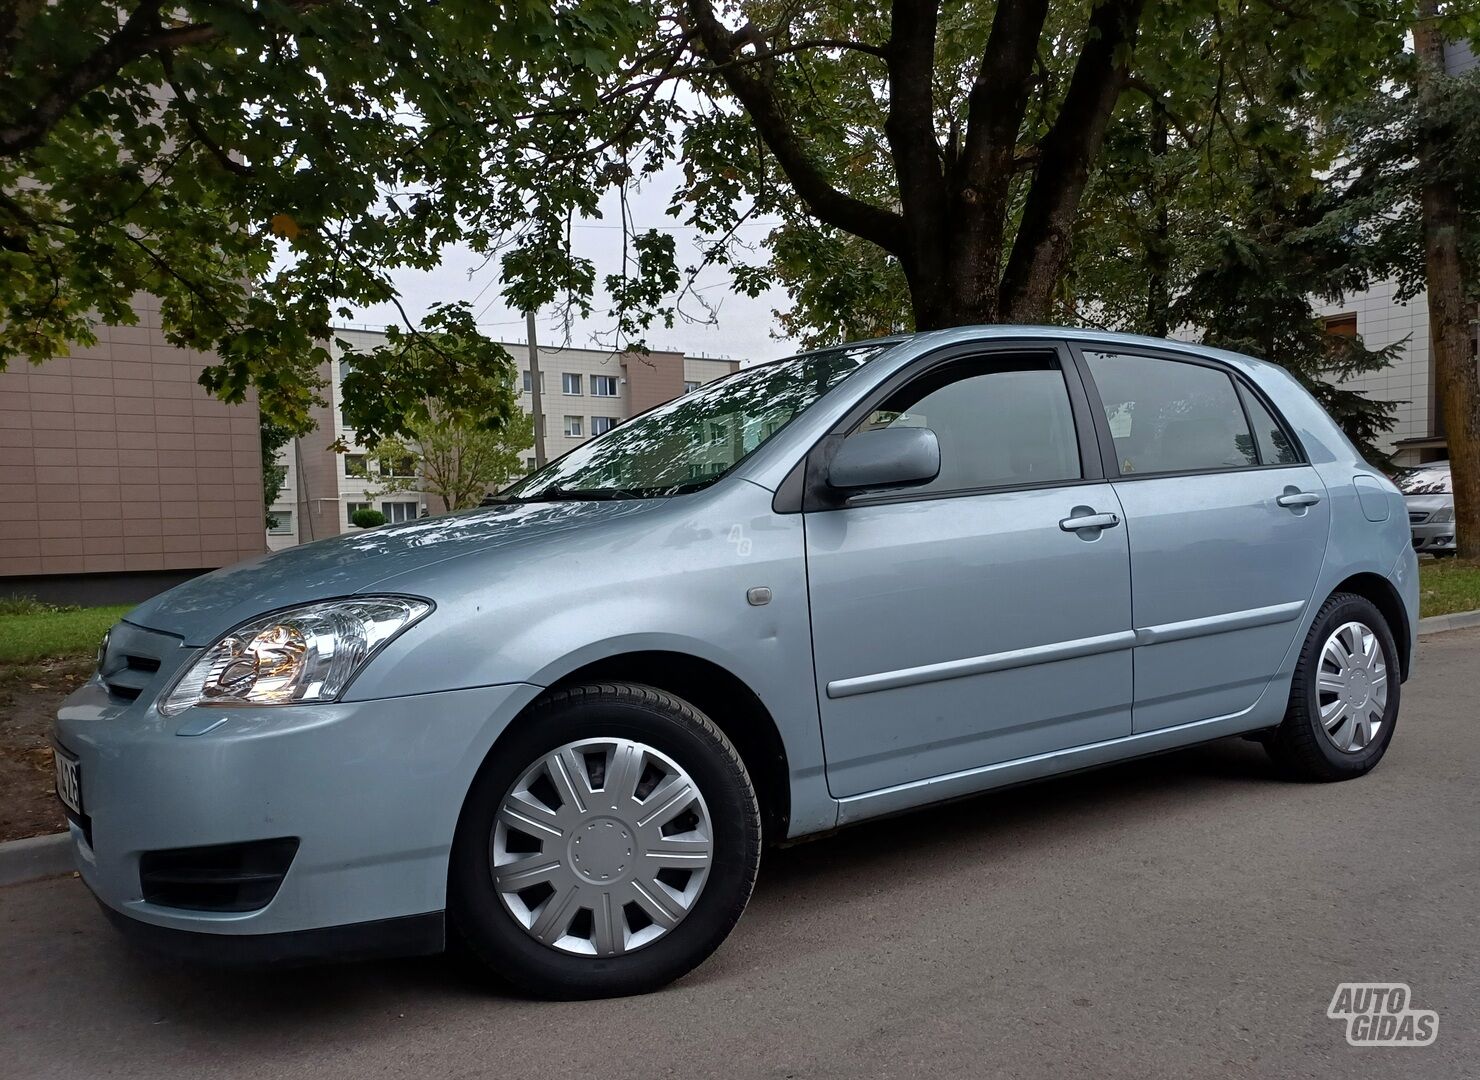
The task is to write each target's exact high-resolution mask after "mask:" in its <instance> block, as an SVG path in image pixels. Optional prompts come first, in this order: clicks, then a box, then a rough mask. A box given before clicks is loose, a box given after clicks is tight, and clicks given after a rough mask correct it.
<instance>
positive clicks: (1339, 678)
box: [1316, 622, 1388, 754]
mask: <svg viewBox="0 0 1480 1080" xmlns="http://www.w3.org/2000/svg"><path fill="white" fill-rule="evenodd" d="M1387 694H1388V687H1387V663H1386V662H1385V661H1384V660H1383V657H1382V645H1381V643H1380V642H1379V641H1378V640H1377V635H1376V634H1374V633H1373V632H1372V630H1371V629H1370V628H1369V627H1367V626H1365V625H1363V624H1362V623H1359V622H1349V623H1344V624H1342V625H1341V626H1338V627H1337V628H1336V630H1335V631H1334V632H1333V633H1332V634H1331V636H1330V637H1328V638H1327V639H1326V644H1325V645H1324V646H1322V648H1321V668H1320V671H1319V673H1318V674H1317V676H1316V701H1317V702H1318V703H1319V705H1320V711H1321V727H1322V728H1323V729H1324V730H1325V732H1326V737H1327V738H1328V739H1330V740H1331V743H1332V745H1333V746H1335V747H1336V749H1338V750H1341V751H1344V752H1345V753H1349V754H1352V753H1356V752H1357V751H1358V750H1362V749H1365V748H1366V747H1368V746H1370V745H1372V740H1373V739H1375V738H1377V736H1378V733H1379V732H1380V731H1381V730H1382V718H1383V715H1384V714H1385V713H1386V712H1387Z"/></svg>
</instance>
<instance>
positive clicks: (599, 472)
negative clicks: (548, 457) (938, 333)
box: [507, 343, 888, 502]
mask: <svg viewBox="0 0 1480 1080" xmlns="http://www.w3.org/2000/svg"><path fill="white" fill-rule="evenodd" d="M887 347H888V345H885V344H879V343H870V344H862V345H845V346H842V347H840V348H836V349H824V350H821V351H819V352H813V353H804V354H802V355H801V356H794V357H792V358H790V359H789V360H778V361H776V362H774V363H770V364H760V365H757V366H756V367H751V368H746V369H744V370H742V371H738V372H736V373H735V374H733V375H729V376H726V377H725V378H722V379H716V380H715V381H714V382H712V383H706V384H705V385H704V386H703V387H701V388H700V389H698V390H695V391H693V392H692V393H689V394H685V395H683V396H682V397H677V398H674V399H673V400H672V401H669V402H666V403H664V404H662V405H659V406H658V407H656V408H654V409H650V410H648V411H647V412H645V413H643V414H642V415H641V416H635V417H633V418H632V419H630V420H625V421H623V422H622V423H621V424H618V425H617V426H615V427H613V428H612V430H611V431H609V432H608V433H607V434H605V435H603V436H602V437H601V438H600V439H594V440H592V441H591V442H588V443H586V444H584V445H582V446H580V447H578V448H577V449H575V450H572V451H571V452H570V453H568V454H566V455H565V456H564V457H561V458H559V459H557V460H556V461H553V462H551V463H550V464H549V465H548V466H546V467H545V468H544V469H542V470H540V472H538V473H536V474H535V475H534V476H531V477H528V478H527V479H525V480H523V481H521V482H520V483H518V484H516V485H514V487H513V488H511V489H510V490H509V492H508V496H507V497H508V498H510V499H513V500H517V501H528V502H536V501H540V500H546V499H581V498H592V499H614V498H648V499H651V498H662V497H665V496H668V495H682V494H685V493H686V492H690V491H697V490H699V489H700V488H703V487H707V486H708V485H709V484H712V483H713V482H714V481H715V479H716V478H718V477H720V476H722V475H724V474H725V473H726V472H728V471H729V470H730V469H732V468H734V466H735V465H736V464H738V463H739V462H740V461H741V460H742V459H744V458H745V457H747V456H749V455H750V454H752V453H754V452H755V451H756V449H757V448H759V447H760V446H761V445H762V444H763V443H765V442H766V440H768V439H770V438H771V437H772V436H774V435H775V434H776V432H778V431H780V430H781V429H782V428H784V427H785V426H786V424H787V423H789V422H790V421H791V420H792V419H793V418H795V417H796V416H798V415H799V414H801V413H802V412H804V411H806V410H807V409H808V408H810V407H811V406H812V405H813V404H814V403H815V402H816V401H817V399H818V398H820V397H822V395H823V394H825V393H827V392H828V391H829V390H831V389H832V388H833V387H834V386H836V385H837V384H838V383H840V382H842V381H843V380H844V379H845V378H847V377H848V376H849V375H851V374H852V373H853V372H855V371H857V370H859V369H860V368H861V367H862V366H863V365H864V364H866V363H868V361H870V360H872V359H873V358H874V357H876V356H878V355H879V354H880V353H882V352H883V351H884V349H886V348H887Z"/></svg>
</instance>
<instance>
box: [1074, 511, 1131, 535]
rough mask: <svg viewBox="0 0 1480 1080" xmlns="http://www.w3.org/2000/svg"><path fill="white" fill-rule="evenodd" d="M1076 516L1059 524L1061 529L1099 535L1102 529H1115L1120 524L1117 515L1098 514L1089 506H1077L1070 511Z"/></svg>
mask: <svg viewBox="0 0 1480 1080" xmlns="http://www.w3.org/2000/svg"><path fill="white" fill-rule="evenodd" d="M1070 512H1071V513H1072V514H1073V515H1074V516H1073V517H1066V518H1065V519H1064V520H1063V521H1061V522H1059V528H1061V529H1063V530H1064V531H1065V532H1071V533H1081V534H1083V533H1085V532H1093V533H1096V534H1098V533H1099V530H1101V529H1113V528H1114V527H1115V526H1117V525H1119V524H1120V518H1119V516H1117V515H1115V514H1097V513H1095V512H1094V510H1093V509H1091V508H1090V507H1088V506H1076V507H1075V508H1074V509H1073V510H1072V511H1070Z"/></svg>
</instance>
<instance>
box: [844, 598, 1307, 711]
mask: <svg viewBox="0 0 1480 1080" xmlns="http://www.w3.org/2000/svg"><path fill="white" fill-rule="evenodd" d="M1305 606H1306V605H1305V601H1304V600H1292V601H1290V602H1288V603H1284V604H1273V605H1270V606H1269V607H1260V608H1249V609H1247V610H1244V611H1230V612H1228V613H1226V614H1223V615H1210V616H1208V617H1207V618H1203V619H1187V620H1185V621H1183V622H1172V623H1162V624H1160V625H1158V626H1143V627H1137V628H1136V629H1135V630H1124V631H1121V632H1120V633H1115V634H1099V635H1096V636H1095V637H1086V638H1076V639H1074V640H1072V641H1059V642H1055V643H1053V644H1051V645H1035V646H1033V647H1032V648H1028V649H1012V650H1010V651H1008V652H1000V653H991V654H989V655H987V656H968V657H964V658H962V659H960V660H949V661H946V662H945V663H941V664H926V665H923V666H921V667H912V668H901V669H899V670H897V671H881V672H878V673H877V674H873V675H858V676H854V677H853V678H848V679H834V680H832V681H831V682H829V683H828V684H827V696H828V697H829V698H845V697H852V696H854V695H855V694H871V693H875V692H876V691H879V690H894V689H897V688H899V687H902V686H918V685H920V684H922V683H931V682H939V681H942V680H945V679H959V678H963V677H965V676H967V675H979V674H982V673H984V672H988V671H1007V670H1008V669H1010V668H1017V667H1029V666H1031V665H1033V664H1050V663H1053V662H1054V661H1055V660H1070V659H1073V658H1074V657H1078V656H1093V655H1095V654H1096V653H1106V652H1116V651H1118V650H1121V649H1131V648H1135V647H1136V646H1138V645H1156V644H1161V643H1163V642H1168V641H1183V640H1186V639H1187V638H1195V637H1204V636H1207V635H1211V634H1224V633H1228V632H1230V631H1234V630H1248V629H1251V628H1253V627H1256V626H1273V625H1275V624H1276V623H1284V622H1293V621H1294V620H1295V619H1298V618H1299V617H1300V614H1301V612H1303V611H1304V610H1305Z"/></svg>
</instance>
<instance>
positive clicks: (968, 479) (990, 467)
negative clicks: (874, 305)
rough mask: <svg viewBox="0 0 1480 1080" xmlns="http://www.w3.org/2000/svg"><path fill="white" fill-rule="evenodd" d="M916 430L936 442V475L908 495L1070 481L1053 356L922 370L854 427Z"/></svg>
mask: <svg viewBox="0 0 1480 1080" xmlns="http://www.w3.org/2000/svg"><path fill="white" fill-rule="evenodd" d="M886 427H888V428H892V427H923V428H929V429H930V430H931V431H934V432H935V437H936V439H937V440H938V441H939V442H940V474H939V475H938V476H937V477H936V478H935V479H934V480H932V481H931V482H930V483H929V484H921V485H919V486H916V487H911V488H909V489H908V492H909V494H917V493H921V494H928V493H940V492H947V491H970V490H973V489H977V488H992V487H1015V486H1022V485H1028V484H1053V483H1058V482H1061V481H1064V480H1077V479H1078V478H1079V477H1080V476H1081V475H1082V472H1081V470H1080V464H1079V439H1078V436H1077V435H1076V434H1075V431H1074V410H1073V407H1072V406H1071V405H1070V403H1069V391H1068V389H1067V387H1066V386H1065V384H1064V374H1063V372H1062V371H1061V370H1060V369H1059V365H1058V361H1057V360H1056V359H1055V358H1054V357H1053V356H1048V355H1045V356H1041V357H1040V356H1014V357H973V358H971V359H969V360H960V361H955V362H952V363H948V364H943V365H941V366H940V367H937V368H934V369H932V370H931V371H928V372H926V373H925V374H924V375H922V376H921V377H920V378H918V379H916V380H914V381H913V382H911V383H908V384H906V385H905V386H904V387H902V388H901V389H900V390H898V391H896V392H895V393H894V394H892V395H891V396H890V397H889V399H888V400H886V401H885V402H884V403H883V404H882V405H881V406H880V408H878V409H877V410H875V411H874V412H873V414H872V415H870V416H869V417H868V418H867V419H866V420H865V421H864V422H863V424H862V425H861V426H860V427H859V429H858V430H871V429H876V428H886Z"/></svg>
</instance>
